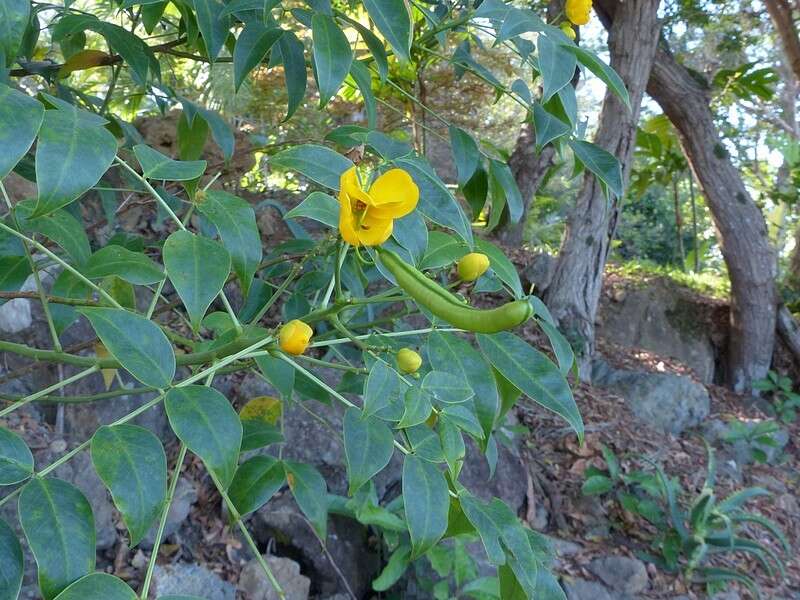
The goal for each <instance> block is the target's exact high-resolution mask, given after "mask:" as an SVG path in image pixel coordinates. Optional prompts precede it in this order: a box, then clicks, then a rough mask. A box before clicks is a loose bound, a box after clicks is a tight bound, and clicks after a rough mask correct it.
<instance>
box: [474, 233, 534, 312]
mask: <svg viewBox="0 0 800 600" xmlns="http://www.w3.org/2000/svg"><path fill="white" fill-rule="evenodd" d="M475 246H477V249H478V251H479V252H483V253H484V254H485V255H486V256H488V257H489V262H490V264H491V267H492V271H494V272H495V275H497V276H498V277H499V278H500V279H501V280H502V281H503V283H505V284H506V285H507V286H508V287H510V288H511V291H512V292H514V296H515V297H517V298H522V296H523V295H524V294H523V293H522V283H521V282H520V280H519V275H518V274H517V269H516V267H515V266H514V263H512V262H511V261H510V260H509V259H508V257H507V256H506V255H505V254H503V251H502V250H500V248H498V247H497V246H495V245H494V244H492V243H491V242H489V241H487V240H483V239H476V240H475Z"/></svg>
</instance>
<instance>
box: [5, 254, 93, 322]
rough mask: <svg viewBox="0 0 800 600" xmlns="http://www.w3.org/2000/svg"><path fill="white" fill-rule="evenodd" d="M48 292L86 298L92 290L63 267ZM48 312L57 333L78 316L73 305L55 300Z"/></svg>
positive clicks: (65, 296) (55, 294)
mask: <svg viewBox="0 0 800 600" xmlns="http://www.w3.org/2000/svg"><path fill="white" fill-rule="evenodd" d="M0 265H2V259H0ZM0 268H1V267H0ZM50 292H51V293H52V294H53V295H54V296H62V297H64V298H75V299H86V298H88V297H89V296H90V295H91V292H92V290H91V288H90V287H89V286H88V285H86V284H85V283H84V282H83V281H81V280H80V279H78V278H77V277H76V276H75V275H73V274H72V273H71V272H70V271H67V270H66V269H65V270H63V271H61V273H59V274H58V277H56V280H55V282H54V283H53V287H52V288H51V290H50ZM50 313H51V315H52V316H53V324H54V325H55V326H56V333H57V334H58V335H61V334H62V333H64V330H65V329H66V328H67V327H69V326H70V325H72V324H73V323H74V322H75V320H76V319H77V318H78V313H77V311H76V310H75V308H74V307H73V306H68V305H66V304H56V303H55V302H53V303H51V304H50Z"/></svg>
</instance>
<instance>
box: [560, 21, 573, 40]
mask: <svg viewBox="0 0 800 600" xmlns="http://www.w3.org/2000/svg"><path fill="white" fill-rule="evenodd" d="M561 31H563V32H564V35H565V36H567V37H568V38H569V39H571V40H574V39H575V30H574V29H573V28H572V25H570V24H569V23H567V22H566V21H564V22H563V23H562V24H561Z"/></svg>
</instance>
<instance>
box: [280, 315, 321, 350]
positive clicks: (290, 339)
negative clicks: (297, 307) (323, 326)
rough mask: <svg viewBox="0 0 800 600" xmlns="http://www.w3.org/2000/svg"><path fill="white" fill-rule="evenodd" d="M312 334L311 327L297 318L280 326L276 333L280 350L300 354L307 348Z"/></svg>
mask: <svg viewBox="0 0 800 600" xmlns="http://www.w3.org/2000/svg"><path fill="white" fill-rule="evenodd" d="M312 335H314V330H313V329H311V327H309V326H308V325H307V324H306V323H303V322H302V321H300V320H298V319H294V320H293V321H289V322H288V323H286V325H284V326H283V327H281V330H280V333H279V334H278V342H279V345H280V347H281V350H283V351H284V352H286V353H287V354H294V355H297V354H302V353H303V352H305V351H306V348H308V343H309V342H310V341H311V336H312Z"/></svg>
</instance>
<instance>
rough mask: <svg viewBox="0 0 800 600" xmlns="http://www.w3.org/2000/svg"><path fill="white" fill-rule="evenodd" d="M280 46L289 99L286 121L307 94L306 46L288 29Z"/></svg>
mask: <svg viewBox="0 0 800 600" xmlns="http://www.w3.org/2000/svg"><path fill="white" fill-rule="evenodd" d="M278 48H279V49H280V52H281V60H282V61H283V72H284V75H285V78H286V94H287V96H288V99H289V104H288V107H287V109H286V118H285V119H284V121H287V120H288V119H289V118H291V116H292V115H293V114H294V113H295V111H296V110H297V108H298V107H299V106H300V104H301V103H302V102H303V98H304V97H305V95H306V85H307V83H308V74H307V72H306V58H305V47H304V46H303V42H301V41H300V40H299V39H297V36H296V35H295V34H294V33H292V32H291V31H286V32H284V34H283V35H282V36H281V38H280V39H279V40H278Z"/></svg>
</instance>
